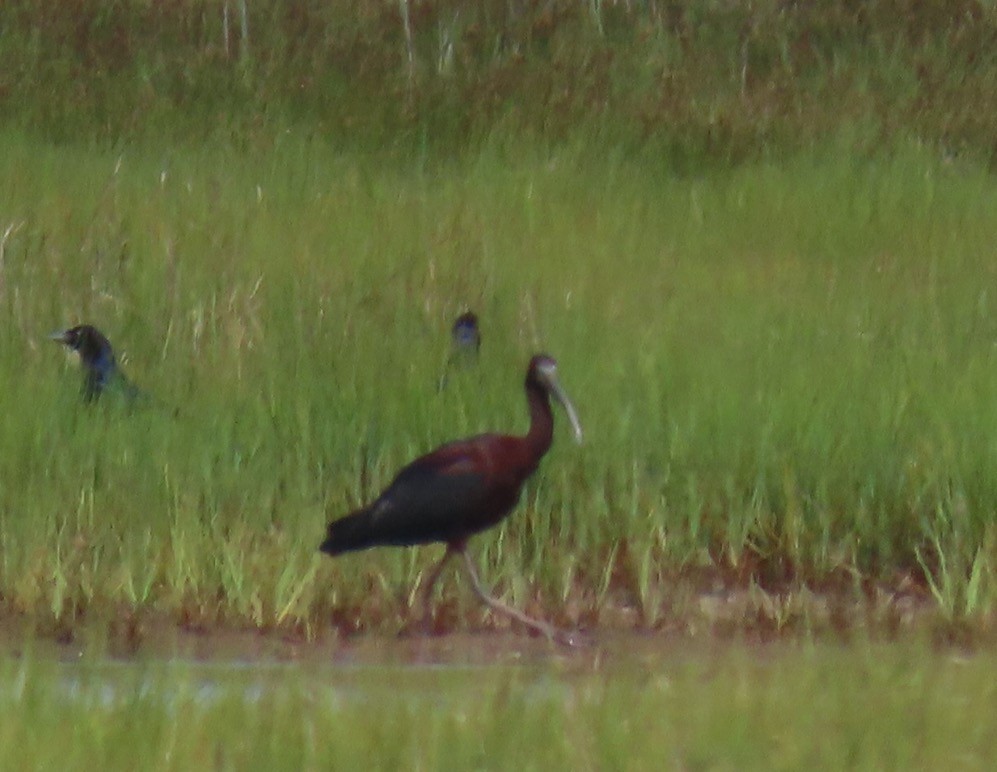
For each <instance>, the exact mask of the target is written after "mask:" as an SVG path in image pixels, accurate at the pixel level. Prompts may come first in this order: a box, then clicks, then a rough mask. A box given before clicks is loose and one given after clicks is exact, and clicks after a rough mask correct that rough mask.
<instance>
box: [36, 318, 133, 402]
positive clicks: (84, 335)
mask: <svg viewBox="0 0 997 772" xmlns="http://www.w3.org/2000/svg"><path fill="white" fill-rule="evenodd" d="M49 338H51V339H52V340H54V341H57V342H59V343H62V344H63V345H64V346H67V347H68V348H69V349H71V350H73V351H75V352H76V353H77V354H78V355H79V357H80V366H81V367H82V368H83V389H82V394H83V401H84V402H87V403H92V402H96V401H97V399H99V398H100V397H101V395H103V394H115V395H117V396H118V397H119V398H121V399H123V400H124V401H125V403H126V404H128V405H132V404H133V403H134V402H135V401H136V400H137V399H138V398H139V396H141V392H140V391H139V390H138V389H137V388H136V387H135V386H134V384H132V383H131V382H130V381H129V380H128V379H127V378H126V377H125V374H124V373H123V372H122V371H121V368H120V367H119V366H118V362H117V360H116V359H115V358H114V349H113V348H111V342H110V341H109V340H108V339H107V338H106V337H105V336H104V334H103V333H102V332H101V331H100V330H98V329H97V328H96V327H94V326H93V325H90V324H81V325H78V326H76V327H70V328H69V329H68V330H63V331H62V332H56V333H53V334H52V335H50V336H49Z"/></svg>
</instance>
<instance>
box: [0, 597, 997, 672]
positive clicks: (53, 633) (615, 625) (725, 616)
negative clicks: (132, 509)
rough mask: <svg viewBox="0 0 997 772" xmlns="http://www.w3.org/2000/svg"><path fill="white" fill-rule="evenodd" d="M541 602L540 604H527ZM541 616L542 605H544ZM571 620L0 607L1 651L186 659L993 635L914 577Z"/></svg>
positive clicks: (473, 660) (330, 659)
mask: <svg viewBox="0 0 997 772" xmlns="http://www.w3.org/2000/svg"><path fill="white" fill-rule="evenodd" d="M533 611H535V612H537V613H540V614H542V609H533ZM548 618H550V617H548ZM553 621H555V622H556V623H557V624H558V625H559V626H560V627H561V628H563V629H570V630H577V631H578V635H577V638H578V641H579V643H580V645H579V646H576V647H573V648H572V647H565V646H562V645H559V644H556V643H553V642H550V641H548V640H546V639H545V638H542V637H537V636H535V635H533V634H531V633H530V632H528V631H526V630H521V629H519V628H517V627H514V626H510V624H509V623H507V622H506V620H504V619H498V618H495V617H494V616H492V615H490V614H488V613H487V612H485V611H484V610H482V609H479V608H476V607H473V606H471V607H466V606H464V607H462V614H459V613H457V612H456V610H455V609H452V608H451V609H447V608H446V607H443V608H442V609H437V612H436V613H435V614H434V618H433V621H432V624H431V626H430V628H429V629H428V631H426V630H423V629H422V628H420V627H411V626H410V625H409V626H407V625H406V623H404V622H399V623H398V624H396V625H389V624H386V623H382V624H379V625H378V626H376V627H372V628H370V629H365V628H364V627H363V626H362V624H361V622H362V618H349V617H348V616H347V615H346V614H345V613H337V614H335V615H333V616H332V618H330V619H329V620H328V622H327V623H325V624H318V623H316V624H310V625H300V624H297V625H288V626H286V627H272V628H267V629H258V628H254V627H252V626H250V625H246V624H244V623H240V622H238V621H234V622H233V621H225V620H216V621H213V622H212V621H209V620H205V619H202V620H199V621H198V622H197V623H196V624H192V623H191V621H190V620H189V619H187V618H185V617H182V616H180V617H178V616H177V615H175V614H170V613H164V612H158V611H137V612H136V611H133V610H124V609H122V610H118V611H117V612H116V613H106V611H105V612H103V613H77V614H75V615H73V616H72V617H71V618H70V617H69V616H65V617H63V618H61V619H58V620H51V619H49V620H39V619H38V618H36V617H32V616H30V615H25V614H14V613H10V612H9V611H8V612H7V613H5V614H2V615H0V652H2V653H3V654H5V655H8V656H19V655H21V654H22V653H25V652H31V653H33V654H38V655H43V656H46V657H53V658H56V659H61V660H75V659H79V658H81V657H85V656H88V655H97V656H108V657H116V658H134V657H149V658H180V659H184V660H188V661H195V662H197V661H205V662H208V661H224V662H254V663H283V662H301V663H309V662H314V663H324V664H328V663H338V664H343V665H349V664H356V665H363V664H388V665H390V664H402V663H408V664H412V663H416V664H418V663H423V664H433V663H435V662H440V663H447V664H450V665H483V664H486V663H487V664H497V663H502V662H510V663H512V662H517V663H522V662H529V661H532V660H543V661H550V660H552V659H559V658H570V659H572V660H574V661H586V660H589V661H596V660H598V659H599V658H600V657H607V656H608V657H619V656H620V655H621V653H626V655H627V657H631V658H632V657H634V656H639V655H640V652H642V651H647V652H653V654H654V656H658V657H660V656H661V651H662V649H666V650H670V651H674V652H675V653H681V652H682V651H683V650H685V649H686V648H690V647H691V648H693V649H701V648H702V647H703V646H710V645H717V646H725V645H728V644H730V643H743V644H747V645H759V644H768V643H774V642H779V641H787V642H791V641H794V640H803V639H819V640H824V641H841V642H847V641H849V640H851V639H853V638H864V639H871V640H884V641H889V640H895V639H903V638H910V639H916V638H919V637H920V638H924V639H927V640H930V641H931V642H933V643H935V644H937V645H941V646H957V647H969V648H972V647H976V646H988V645H992V644H997V624H995V621H997V620H995V618H994V615H993V614H978V615H976V616H975V617H973V618H972V619H953V618H951V617H949V616H947V615H946V614H944V613H943V612H942V610H941V609H940V608H939V607H938V605H937V604H936V603H935V602H934V600H933V599H932V598H931V596H930V594H926V593H924V592H922V591H919V590H918V589H917V588H908V589H903V588H901V589H893V590H887V589H885V588H880V589H877V590H876V591H874V592H872V593H868V594H859V595H856V594H854V593H846V592H817V591H814V590H810V589H808V588H794V589H792V590H783V591H765V590H762V589H761V588H759V587H750V588H748V589H737V590H729V589H719V590H715V591H708V592H704V591H702V590H701V589H700V590H698V591H695V592H693V591H689V590H685V591H683V590H682V589H681V588H676V589H675V590H674V594H673V597H671V598H670V599H669V603H668V604H667V608H666V609H665V610H664V611H663V613H662V614H661V615H660V616H659V617H658V618H657V619H655V620H654V621H653V623H650V624H649V623H647V621H646V620H644V619H642V617H641V615H640V614H639V613H638V612H637V611H636V610H635V609H634V608H632V607H630V606H628V605H627V604H626V603H614V604H610V605H607V606H606V607H605V608H604V609H602V610H601V611H600V613H599V614H598V615H580V616H579V617H578V618H575V619H565V618H563V616H562V617H561V618H558V617H557V616H556V615H555V616H554V617H553Z"/></svg>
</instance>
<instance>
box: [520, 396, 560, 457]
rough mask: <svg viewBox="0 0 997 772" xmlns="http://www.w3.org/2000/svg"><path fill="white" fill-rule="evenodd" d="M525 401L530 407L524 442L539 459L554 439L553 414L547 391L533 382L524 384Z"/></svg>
mask: <svg viewBox="0 0 997 772" xmlns="http://www.w3.org/2000/svg"><path fill="white" fill-rule="evenodd" d="M526 403H527V404H528V405H529V407H530V430H529V431H528V432H527V433H526V438H525V439H526V444H527V445H528V446H529V447H530V450H531V451H532V453H533V454H534V455H535V457H536V459H537V460H539V459H540V457H541V456H542V455H543V454H544V453H546V452H547V450H548V449H549V448H550V444H551V442H552V441H553V439H554V414H553V413H552V412H551V409H550V399H549V398H548V396H547V392H546V391H545V390H544V389H543V388H541V387H540V386H538V385H537V384H535V383H530V382H527V384H526Z"/></svg>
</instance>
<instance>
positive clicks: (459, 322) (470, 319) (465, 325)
mask: <svg viewBox="0 0 997 772" xmlns="http://www.w3.org/2000/svg"><path fill="white" fill-rule="evenodd" d="M452 335H453V343H454V348H456V349H458V350H463V351H474V352H477V351H478V349H480V348H481V330H479V329H478V315H477V314H475V313H474V312H473V311H465V312H464V313H463V314H461V315H460V316H458V317H457V319H456V321H455V322H454V323H453V330H452Z"/></svg>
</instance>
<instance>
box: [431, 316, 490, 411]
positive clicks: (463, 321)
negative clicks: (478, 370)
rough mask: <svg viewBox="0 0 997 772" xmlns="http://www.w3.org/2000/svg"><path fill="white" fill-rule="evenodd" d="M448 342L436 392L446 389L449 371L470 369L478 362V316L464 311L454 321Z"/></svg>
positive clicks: (479, 333) (479, 335)
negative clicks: (447, 351) (445, 358)
mask: <svg viewBox="0 0 997 772" xmlns="http://www.w3.org/2000/svg"><path fill="white" fill-rule="evenodd" d="M450 341H451V348H450V355H449V356H448V357H447V362H446V365H444V368H443V375H442V376H441V377H440V383H439V387H438V388H437V391H443V389H445V388H446V386H447V380H448V379H449V378H450V371H451V369H454V368H465V367H470V366H471V365H473V364H474V363H475V362H477V361H478V352H479V351H481V330H480V328H479V327H478V315H477V314H476V313H474V311H465V312H464V313H462V314H461V315H460V316H458V317H457V318H456V319H455V320H454V323H453V327H452V328H451V330H450Z"/></svg>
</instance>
